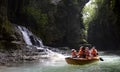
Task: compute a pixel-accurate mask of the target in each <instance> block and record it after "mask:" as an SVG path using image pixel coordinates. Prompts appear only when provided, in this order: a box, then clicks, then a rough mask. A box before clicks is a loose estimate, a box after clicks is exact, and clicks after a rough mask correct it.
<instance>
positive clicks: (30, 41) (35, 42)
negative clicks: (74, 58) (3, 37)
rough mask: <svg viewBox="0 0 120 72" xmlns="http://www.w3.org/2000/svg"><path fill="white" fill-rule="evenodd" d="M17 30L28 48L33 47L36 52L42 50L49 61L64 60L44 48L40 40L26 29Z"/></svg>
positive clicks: (19, 27) (61, 56) (46, 47)
mask: <svg viewBox="0 0 120 72" xmlns="http://www.w3.org/2000/svg"><path fill="white" fill-rule="evenodd" d="M18 29H19V30H20V32H21V33H22V35H23V39H24V41H25V43H26V44H27V45H28V46H29V45H30V46H34V47H35V48H37V49H38V50H43V51H44V52H45V53H46V54H47V55H45V56H46V57H49V58H50V59H51V60H61V59H64V55H62V54H60V53H57V52H53V51H52V50H50V49H49V47H48V46H44V45H43V43H42V40H41V39H40V38H38V37H37V36H35V35H33V34H32V32H30V31H29V30H28V29H27V28H25V27H23V26H18Z"/></svg>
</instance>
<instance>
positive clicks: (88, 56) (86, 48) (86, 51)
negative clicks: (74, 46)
mask: <svg viewBox="0 0 120 72" xmlns="http://www.w3.org/2000/svg"><path fill="white" fill-rule="evenodd" d="M85 54H86V59H89V58H90V51H89V48H88V47H85Z"/></svg>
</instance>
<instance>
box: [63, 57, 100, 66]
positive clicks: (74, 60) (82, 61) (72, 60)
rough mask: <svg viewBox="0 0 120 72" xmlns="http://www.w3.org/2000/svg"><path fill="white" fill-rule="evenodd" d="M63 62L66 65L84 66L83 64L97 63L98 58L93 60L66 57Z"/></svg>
mask: <svg viewBox="0 0 120 72" xmlns="http://www.w3.org/2000/svg"><path fill="white" fill-rule="evenodd" d="M65 60H66V62H67V63H68V64H72V65H84V64H90V63H93V62H96V61H99V57H94V58H91V59H85V58H71V57H66V58H65Z"/></svg>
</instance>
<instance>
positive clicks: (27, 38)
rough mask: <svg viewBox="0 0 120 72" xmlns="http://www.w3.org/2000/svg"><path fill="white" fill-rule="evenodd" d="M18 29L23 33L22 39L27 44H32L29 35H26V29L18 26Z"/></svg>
mask: <svg viewBox="0 0 120 72" xmlns="http://www.w3.org/2000/svg"><path fill="white" fill-rule="evenodd" d="M18 28H19V30H20V31H21V33H22V35H23V39H24V41H25V43H26V44H27V45H32V43H31V41H30V38H29V35H28V30H27V29H26V28H25V27H21V26H18Z"/></svg>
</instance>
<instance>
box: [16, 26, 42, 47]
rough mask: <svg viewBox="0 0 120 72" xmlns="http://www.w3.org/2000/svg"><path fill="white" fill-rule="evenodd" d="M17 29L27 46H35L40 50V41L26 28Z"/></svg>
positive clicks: (19, 27)
mask: <svg viewBox="0 0 120 72" xmlns="http://www.w3.org/2000/svg"><path fill="white" fill-rule="evenodd" d="M18 29H19V30H20V31H21V33H22V35H23V39H24V41H25V43H26V44H27V45H31V46H35V47H36V48H38V49H42V48H43V47H44V45H43V43H42V40H41V39H39V38H38V37H36V36H35V35H33V34H32V32H30V31H29V30H28V29H27V28H25V27H23V26H18Z"/></svg>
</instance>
